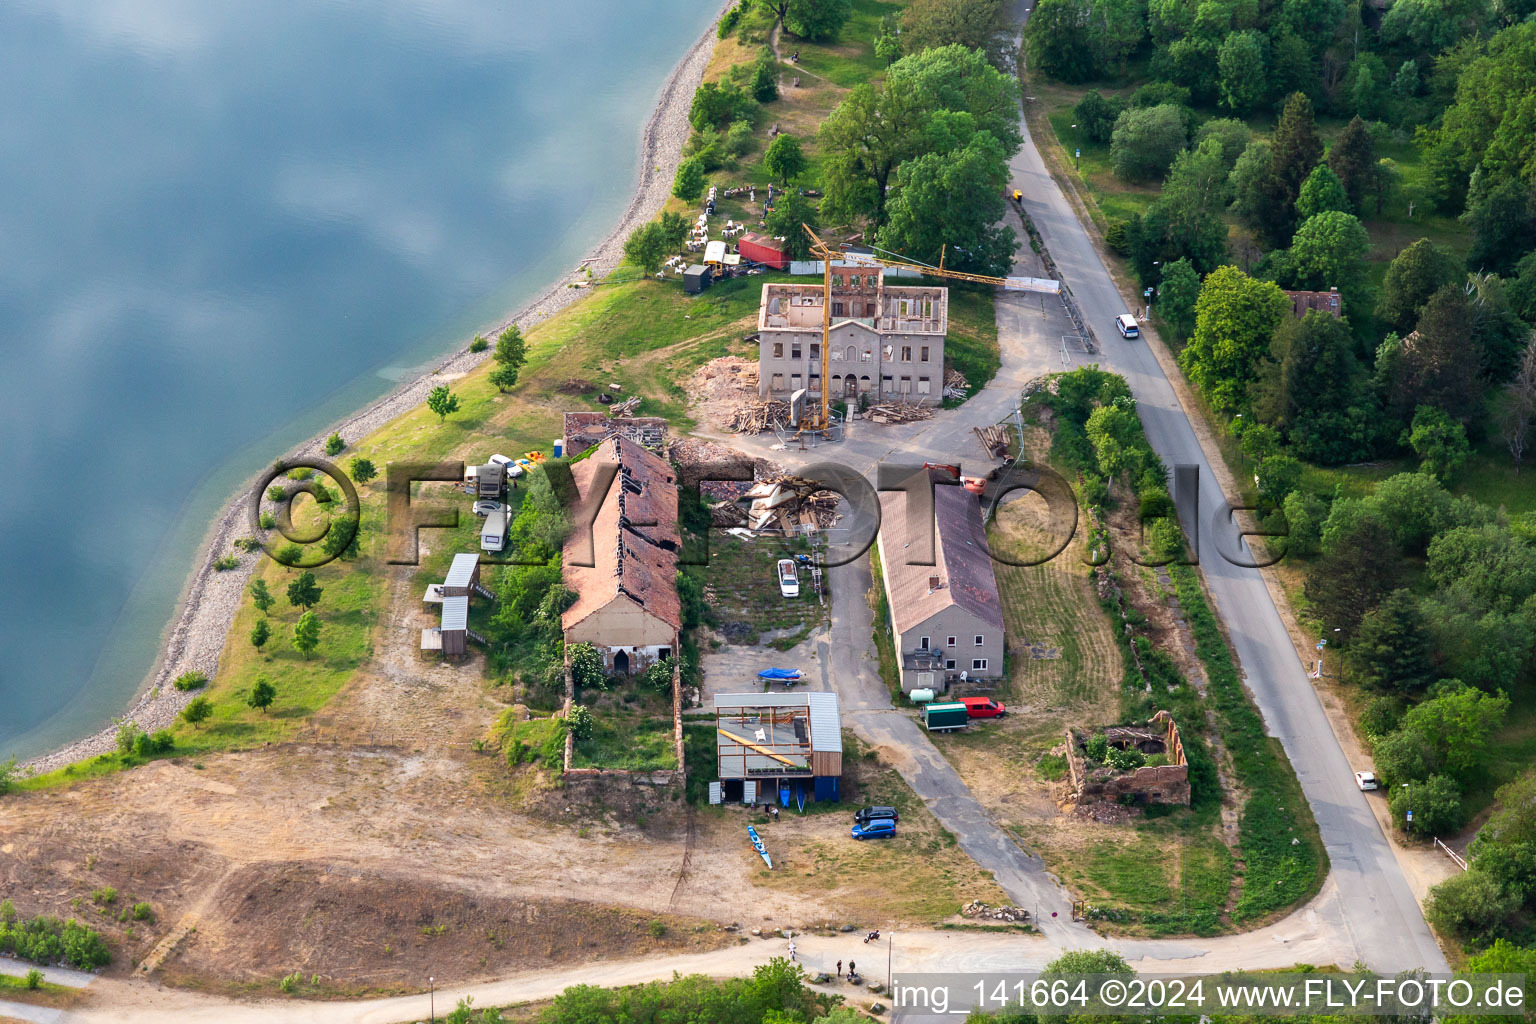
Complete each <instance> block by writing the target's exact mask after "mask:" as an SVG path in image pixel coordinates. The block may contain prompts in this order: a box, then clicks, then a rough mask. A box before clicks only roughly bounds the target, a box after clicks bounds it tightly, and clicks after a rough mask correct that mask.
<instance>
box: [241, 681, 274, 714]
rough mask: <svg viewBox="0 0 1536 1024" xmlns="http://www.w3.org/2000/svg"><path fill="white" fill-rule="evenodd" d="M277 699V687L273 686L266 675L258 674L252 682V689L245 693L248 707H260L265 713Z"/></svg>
mask: <svg viewBox="0 0 1536 1024" xmlns="http://www.w3.org/2000/svg"><path fill="white" fill-rule="evenodd" d="M275 700H277V687H275V686H273V685H272V683H271V681H270V680H268V679H267V677H266V676H257V677H256V681H255V682H254V683H252V684H251V689H250V691H249V692H248V693H247V694H246V695H245V703H246V706H247V707H253V708H259V709H260V710H261V712H262V713H263V714H265V713H266V710H267V708H269V707H271V706H272V702H273V701H275Z"/></svg>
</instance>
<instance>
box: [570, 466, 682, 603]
mask: <svg viewBox="0 0 1536 1024" xmlns="http://www.w3.org/2000/svg"><path fill="white" fill-rule="evenodd" d="M604 463H608V464H616V465H617V466H618V467H619V472H618V475H617V476H616V477H615V478H614V480H613V485H612V486H611V487H610V488H609V490H608V493H607V495H605V496H604V498H603V503H602V505H601V507H599V509H598V512H597V517H596V518H595V519H594V520H593V522H592V529H591V543H592V554H593V559H592V560H593V562H594V563H595V564H594V565H591V566H580V565H575V564H573V562H574V561H575V557H574V556H575V555H578V554H580V553H583V552H585V550H586V544H587V537H586V533H585V531H584V530H583V529H582V528H581V526H580V525H578V526H577V528H576V529H575V530H574V531H572V535H571V536H570V537H569V538H568V539H567V540H566V542H565V559H564V569H563V570H562V572H563V574H564V576H565V582H566V585H567V586H569V587H570V588H571V589H572V590H573V591H575V592H576V602H575V603H574V604H573V605H571V607H570V608H568V609H567V610H566V612H565V614H564V615H563V616H562V617H561V622H562V624H563V626H564V627H565V628H567V629H569V628H570V627H571V626H573V625H575V624H576V623H578V622H580V621H581V620H582V619H585V618H586V617H587V616H588V615H591V614H592V613H593V612H595V611H597V610H599V609H601V608H605V607H607V606H608V605H609V604H610V603H611V602H613V601H614V600H617V599H627V600H630V601H633V602H634V603H635V604H637V605H639V606H640V607H641V608H643V609H645V611H646V612H648V613H650V614H651V615H654V616H656V617H657V618H659V619H661V620H662V621H664V622H666V623H667V624H668V625H670V626H672V627H673V628H674V629H680V628H681V627H682V603H681V601H680V600H679V598H678V596H677V547H678V543H679V538H678V523H677V477H676V475H675V474H674V473H673V471H672V467H671V466H670V465H668V464H667V462H666V461H665V460H663V459H661V458H660V457H658V456H656V455H655V454H653V453H651V452H649V451H647V450H646V449H644V448H642V447H641V446H640V445H637V444H635V443H634V442H632V441H627V440H625V439H624V438H621V437H611V438H609V439H608V440H606V441H604V442H603V443H602V444H601V445H599V446H598V449H597V451H595V452H593V453H592V455H591V456H589V457H588V458H586V459H583V460H582V461H581V462H578V463H577V464H576V465H575V466H573V467H571V476H572V478H573V480H574V481H575V483H576V487H577V490H578V491H579V492H580V493H581V495H582V498H583V499H585V498H586V496H587V494H588V493H589V491H590V489H591V487H592V486H593V481H594V479H595V478H596V476H597V471H598V467H599V466H600V465H602V464H604Z"/></svg>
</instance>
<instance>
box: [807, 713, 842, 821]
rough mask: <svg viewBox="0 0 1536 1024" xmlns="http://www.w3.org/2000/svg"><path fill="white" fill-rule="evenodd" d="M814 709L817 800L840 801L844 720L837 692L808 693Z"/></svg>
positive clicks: (812, 743) (812, 722)
mask: <svg viewBox="0 0 1536 1024" xmlns="http://www.w3.org/2000/svg"><path fill="white" fill-rule="evenodd" d="M805 700H806V703H807V704H809V705H810V709H811V774H812V776H813V778H814V779H815V782H814V783H813V785H814V787H815V790H814V792H815V796H816V799H817V800H828V801H831V802H832V803H836V802H837V799H838V794H837V790H838V781H839V780H840V779H841V778H842V774H843V721H842V716H841V715H840V714H839V713H838V707H837V694H835V693H830V692H826V693H824V692H821V691H813V692H810V693H807V694H806V695H805Z"/></svg>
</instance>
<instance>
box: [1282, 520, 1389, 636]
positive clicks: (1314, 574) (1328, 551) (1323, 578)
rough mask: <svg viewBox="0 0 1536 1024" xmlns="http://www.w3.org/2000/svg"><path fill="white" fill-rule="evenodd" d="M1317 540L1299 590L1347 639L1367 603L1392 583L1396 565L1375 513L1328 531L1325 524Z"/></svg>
mask: <svg viewBox="0 0 1536 1024" xmlns="http://www.w3.org/2000/svg"><path fill="white" fill-rule="evenodd" d="M1329 518H1330V520H1331V519H1332V516H1330V517H1329ZM1330 525H1331V523H1330ZM1323 545H1324V551H1323V554H1322V556H1321V557H1320V558H1318V560H1317V561H1316V562H1315V563H1314V565H1313V568H1312V570H1311V571H1310V572H1308V573H1307V579H1306V582H1305V584H1304V585H1303V590H1304V592H1305V593H1306V595H1307V600H1309V601H1311V602H1312V605H1313V607H1314V608H1315V609H1316V611H1317V614H1318V618H1319V619H1321V620H1322V622H1323V625H1324V626H1326V627H1328V628H1330V629H1337V630H1339V631H1340V634H1341V636H1342V637H1343V639H1344V640H1345V641H1346V642H1347V641H1349V640H1351V639H1352V638H1353V637H1354V635H1355V632H1356V631H1357V630H1358V629H1359V628H1360V623H1361V622H1362V621H1363V620H1364V619H1365V616H1366V615H1367V614H1368V613H1369V612H1370V611H1371V609H1373V608H1375V607H1376V606H1377V605H1378V604H1380V603H1381V601H1382V599H1383V598H1385V597H1386V596H1387V595H1388V594H1390V593H1391V592H1392V591H1394V590H1396V589H1397V586H1398V580H1399V579H1400V578H1401V576H1402V566H1401V564H1400V562H1399V559H1398V554H1397V551H1396V549H1395V547H1394V546H1393V544H1392V537H1391V535H1390V534H1389V533H1388V532H1387V529H1386V527H1385V526H1383V525H1382V524H1381V523H1380V522H1379V521H1378V520H1377V519H1375V518H1363V519H1360V520H1358V521H1356V522H1355V523H1353V524H1352V525H1351V526H1350V527H1349V528H1348V529H1346V530H1341V531H1339V532H1337V533H1336V534H1334V535H1332V536H1330V534H1329V531H1328V529H1327V528H1326V527H1325V528H1324V532H1323Z"/></svg>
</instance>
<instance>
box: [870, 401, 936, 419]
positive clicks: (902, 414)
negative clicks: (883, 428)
mask: <svg viewBox="0 0 1536 1024" xmlns="http://www.w3.org/2000/svg"><path fill="white" fill-rule="evenodd" d="M864 415H865V418H867V419H868V420H869V421H870V422H871V423H915V422H917V421H918V420H927V419H932V418H933V406H931V405H924V404H921V403H919V402H903V401H896V402H881V403H880V404H879V405H872V406H870V407H869V411H868V412H866V413H865V414H864Z"/></svg>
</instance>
